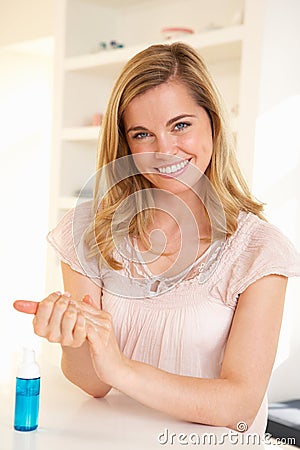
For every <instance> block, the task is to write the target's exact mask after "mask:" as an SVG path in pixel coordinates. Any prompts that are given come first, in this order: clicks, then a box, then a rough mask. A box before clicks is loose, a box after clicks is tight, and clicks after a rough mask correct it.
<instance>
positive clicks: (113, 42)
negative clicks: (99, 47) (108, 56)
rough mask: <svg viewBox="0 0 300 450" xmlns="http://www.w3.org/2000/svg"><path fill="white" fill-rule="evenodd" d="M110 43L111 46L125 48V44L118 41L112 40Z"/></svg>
mask: <svg viewBox="0 0 300 450" xmlns="http://www.w3.org/2000/svg"><path fill="white" fill-rule="evenodd" d="M109 45H110V47H111V48H123V47H124V45H123V44H120V42H118V41H110V43H109Z"/></svg>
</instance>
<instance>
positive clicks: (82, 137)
mask: <svg viewBox="0 0 300 450" xmlns="http://www.w3.org/2000/svg"><path fill="white" fill-rule="evenodd" d="M99 132H100V127H98V126H94V127H92V126H91V127H70V128H64V129H63V130H62V139H63V140H64V141H92V142H96V141H98V137H99Z"/></svg>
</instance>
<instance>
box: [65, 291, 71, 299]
mask: <svg viewBox="0 0 300 450" xmlns="http://www.w3.org/2000/svg"><path fill="white" fill-rule="evenodd" d="M63 295H64V297H68V298H70V297H71V294H70V292H68V291H66V292H64V294H63Z"/></svg>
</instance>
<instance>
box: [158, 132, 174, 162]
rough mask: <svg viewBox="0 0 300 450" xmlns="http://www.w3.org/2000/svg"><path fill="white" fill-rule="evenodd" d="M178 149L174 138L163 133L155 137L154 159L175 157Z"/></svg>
mask: <svg viewBox="0 0 300 450" xmlns="http://www.w3.org/2000/svg"><path fill="white" fill-rule="evenodd" d="M177 152H178V148H177V145H176V138H175V137H174V136H170V135H168V133H163V134H160V135H159V136H157V138H156V146H155V157H156V158H157V159H167V158H168V156H171V155H176V154H177Z"/></svg>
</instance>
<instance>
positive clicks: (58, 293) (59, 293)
mask: <svg viewBox="0 0 300 450" xmlns="http://www.w3.org/2000/svg"><path fill="white" fill-rule="evenodd" d="M54 294H57V295H62V293H61V292H60V291H55V292H54Z"/></svg>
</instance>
